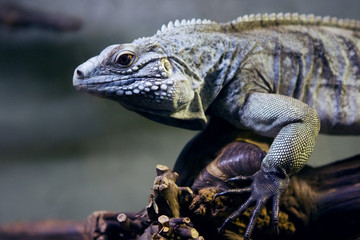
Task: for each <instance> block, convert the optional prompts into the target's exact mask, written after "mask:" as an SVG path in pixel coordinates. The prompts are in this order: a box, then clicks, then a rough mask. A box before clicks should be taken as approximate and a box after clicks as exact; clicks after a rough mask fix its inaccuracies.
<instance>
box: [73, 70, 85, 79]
mask: <svg viewBox="0 0 360 240" xmlns="http://www.w3.org/2000/svg"><path fill="white" fill-rule="evenodd" d="M75 73H76V77H77V78H79V79H83V78H84V77H85V74H84V72H83V71H81V70H80V69H77V70H76V71H75Z"/></svg>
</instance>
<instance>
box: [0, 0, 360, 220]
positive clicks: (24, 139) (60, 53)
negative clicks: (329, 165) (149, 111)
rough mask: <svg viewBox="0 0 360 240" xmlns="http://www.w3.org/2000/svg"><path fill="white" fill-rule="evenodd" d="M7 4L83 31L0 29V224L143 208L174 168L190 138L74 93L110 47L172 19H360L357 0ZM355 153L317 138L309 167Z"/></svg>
mask: <svg viewBox="0 0 360 240" xmlns="http://www.w3.org/2000/svg"><path fill="white" fill-rule="evenodd" d="M8 2H11V3H16V4H18V5H20V6H24V7H26V8H29V9H33V10H40V11H43V12H47V13H57V14H59V13H61V14H67V15H69V16H75V17H78V18H80V19H82V20H83V27H82V29H81V30H79V31H76V32H67V33H60V32H55V31H49V30H45V29H39V28H34V27H33V28H16V29H15V28H10V27H8V26H5V25H0V224H1V223H5V222H11V221H18V220H39V219H48V218H57V219H76V220H81V219H85V218H86V216H87V215H88V214H90V213H91V212H92V211H94V210H113V211H121V210H128V211H136V210H140V209H141V208H142V207H143V206H144V205H145V204H146V202H147V198H148V194H149V192H150V188H151V186H152V182H153V178H154V176H155V166H156V164H157V163H161V164H166V165H168V166H169V167H172V166H173V164H174V162H175V159H176V157H177V155H178V154H179V152H180V151H181V149H182V147H183V146H184V144H185V143H186V142H187V141H188V140H189V139H190V138H191V137H192V136H193V135H194V134H195V133H196V132H192V131H188V130H182V129H177V128H172V127H168V126H164V125H160V124H157V123H154V122H151V121H150V120H147V119H145V118H143V117H141V116H138V115H136V114H134V113H132V112H129V111H127V110H125V109H123V108H122V107H121V106H120V105H118V104H116V103H114V102H111V101H108V100H102V99H97V98H94V97H91V96H88V95H85V94H80V93H77V92H76V91H75V90H74V89H73V87H72V74H73V71H74V69H75V67H76V66H77V65H79V64H80V63H82V62H84V61H85V60H86V59H88V58H89V57H91V56H94V55H97V54H98V53H99V52H100V51H101V50H102V49H103V48H105V47H106V46H108V45H110V44H113V43H123V42H131V41H132V40H133V39H135V38H138V37H142V36H149V35H153V34H154V33H155V32H156V30H157V29H159V28H160V27H161V25H162V24H163V23H167V22H168V21H169V20H175V19H177V18H178V19H183V18H185V19H191V18H193V17H195V18H208V19H212V20H216V21H219V22H226V21H230V20H232V19H235V18H236V17H238V16H241V15H244V14H250V13H258V12H260V13H265V12H269V13H270V12H300V13H314V14H316V15H331V16H337V17H343V18H356V19H360V1H359V0H343V1H339V0H317V1H314V0H296V1H289V0H279V1H275V0H273V1H271V0H261V1H256V0H242V1H240V0H213V1H209V0H193V1H190V0H186V1H184V0H183V1H175V0H174V1H171V0H161V1H156V0H146V1H139V0H132V1H130V0H129V1H124V0H122V1H120V0H119V1H115V0H108V1H97V0H78V1H73V0H62V1H48V0H32V1H28V0H23V1H20V0H17V1H5V0H0V8H1V7H2V6H4V5H2V4H5V3H8ZM359 146H360V137H359V138H358V137H323V136H321V137H320V138H319V141H318V143H317V147H316V150H315V152H314V154H313V156H312V158H311V160H310V163H311V164H312V165H319V164H322V163H324V162H330V161H334V160H336V159H341V158H343V157H346V156H350V155H353V154H355V153H358V152H360V151H359ZM319 159H321V160H319Z"/></svg>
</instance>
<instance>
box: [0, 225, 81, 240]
mask: <svg viewBox="0 0 360 240" xmlns="http://www.w3.org/2000/svg"><path fill="white" fill-rule="evenodd" d="M84 226H85V223H84V222H74V221H56V220H48V221H39V222H17V223H13V224H7V225H3V226H0V239H1V240H82V234H83V232H84Z"/></svg>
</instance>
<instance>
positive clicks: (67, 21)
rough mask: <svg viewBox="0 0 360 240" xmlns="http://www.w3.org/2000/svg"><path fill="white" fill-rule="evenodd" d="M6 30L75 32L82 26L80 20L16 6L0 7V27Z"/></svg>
mask: <svg viewBox="0 0 360 240" xmlns="http://www.w3.org/2000/svg"><path fill="white" fill-rule="evenodd" d="M1 25H3V26H6V27H8V28H29V27H37V28H43V29H49V30H53V31H61V32H64V31H76V30H79V29H80V28H81V26H82V21H81V19H79V18H77V17H70V16H65V15H63V14H58V13H46V12H41V11H37V10H33V9H27V8H25V7H22V6H20V5H17V4H14V3H12V4H10V3H7V4H1V5H0V26H1Z"/></svg>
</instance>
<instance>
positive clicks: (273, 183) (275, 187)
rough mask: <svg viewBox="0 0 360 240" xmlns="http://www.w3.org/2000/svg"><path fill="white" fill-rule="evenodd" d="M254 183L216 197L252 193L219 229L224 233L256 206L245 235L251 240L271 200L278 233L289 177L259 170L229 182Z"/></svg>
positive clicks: (275, 229) (275, 227) (274, 223)
mask: <svg viewBox="0 0 360 240" xmlns="http://www.w3.org/2000/svg"><path fill="white" fill-rule="evenodd" d="M249 180H250V181H252V183H251V184H250V186H248V187H245V188H234V189H230V190H227V191H224V192H221V193H218V194H216V195H215V198H217V197H220V196H225V195H226V196H228V195H234V194H243V193H250V197H249V198H248V199H247V200H246V202H245V203H243V204H242V205H241V206H240V207H239V208H238V209H237V210H236V211H235V212H233V213H232V214H231V215H230V216H229V217H228V218H227V219H226V220H225V221H224V223H223V224H222V226H221V227H220V228H219V229H218V231H219V233H222V232H223V231H224V229H225V228H226V226H227V225H228V224H229V223H230V222H232V221H233V220H234V219H235V218H237V217H239V216H240V215H241V214H242V213H243V212H244V211H245V210H246V209H247V208H249V207H250V206H251V205H255V208H254V211H253V213H252V215H251V218H250V221H249V224H248V226H247V228H246V231H245V234H244V240H246V239H249V238H250V236H251V234H252V232H253V230H254V227H255V224H256V220H257V216H258V215H259V213H260V210H261V209H262V207H264V206H265V204H266V203H267V201H268V200H269V199H272V210H273V211H272V212H273V225H274V232H275V233H278V223H279V203H280V198H281V196H282V195H283V194H284V193H285V191H286V189H287V188H288V185H289V177H288V176H287V175H284V174H276V173H274V172H265V171H264V170H262V169H261V170H259V171H258V172H256V173H255V174H254V175H252V176H237V177H234V178H230V179H228V180H227V182H239V181H249Z"/></svg>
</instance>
